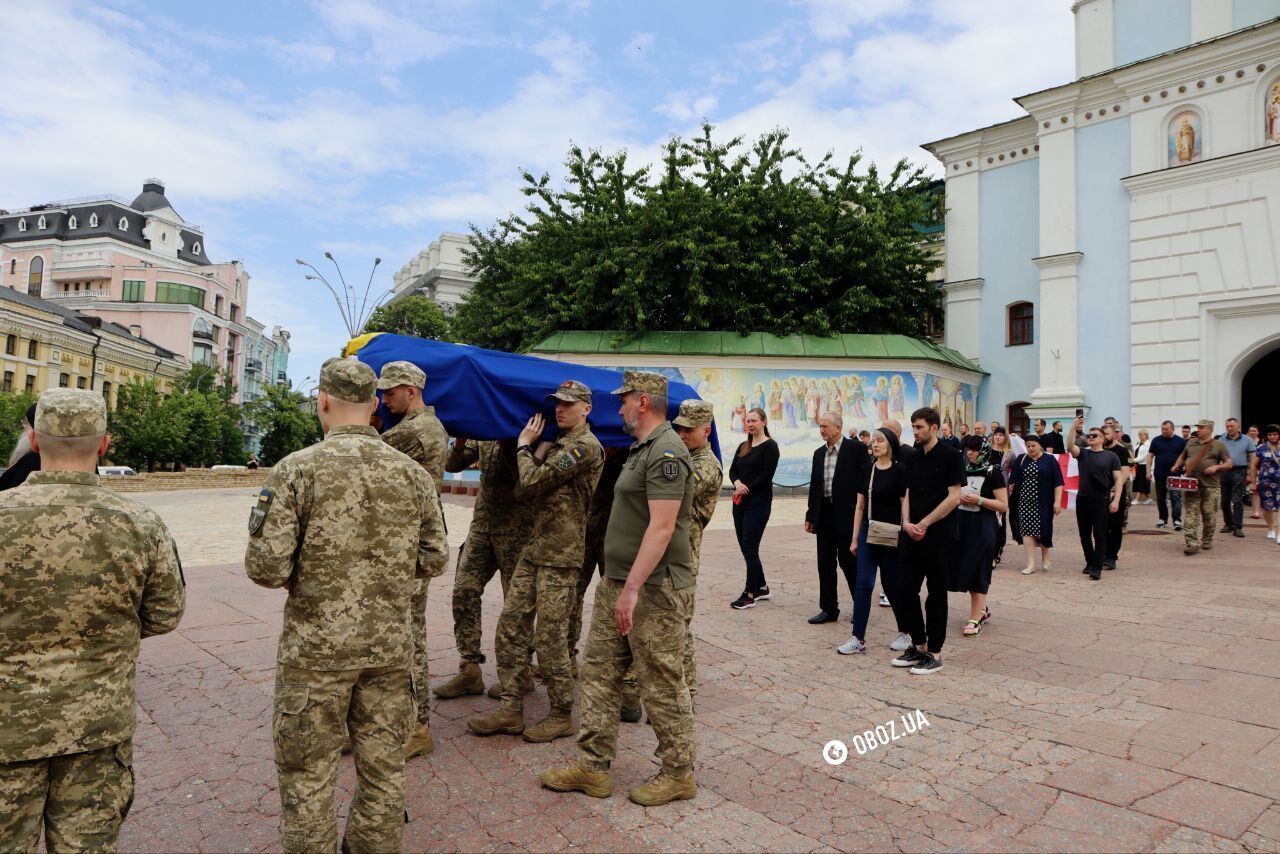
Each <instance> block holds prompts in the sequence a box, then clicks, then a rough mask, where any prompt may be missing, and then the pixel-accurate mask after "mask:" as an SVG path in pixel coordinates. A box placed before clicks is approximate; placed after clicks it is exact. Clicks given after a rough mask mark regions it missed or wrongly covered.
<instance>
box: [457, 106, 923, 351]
mask: <svg viewBox="0 0 1280 854" xmlns="http://www.w3.org/2000/svg"><path fill="white" fill-rule="evenodd" d="M712 130H713V129H712V127H711V126H710V125H704V126H703V128H702V134H701V135H700V136H698V137H696V138H693V139H690V140H683V139H678V138H677V139H672V140H670V141H669V142H668V143H667V145H666V148H665V150H664V152H663V156H662V159H661V161H660V162H659V163H658V164H656V166H655V167H654V168H653V169H650V168H649V167H640V168H633V167H631V166H630V165H629V164H628V159H627V154H626V153H625V152H622V153H618V154H613V155H604V154H601V153H600V152H598V151H584V150H583V149H581V148H579V147H578V146H573V147H572V148H570V150H569V156H568V160H567V161H566V167H567V170H568V174H567V175H566V177H565V184H566V186H565V187H564V188H563V189H558V188H555V187H553V186H552V185H551V181H550V178H549V176H547V175H546V174H543V175H542V176H541V177H535V176H534V175H532V174H531V173H528V172H525V173H523V178H524V182H525V186H524V187H523V192H524V194H525V195H526V196H528V197H529V198H530V199H531V201H530V203H529V205H528V206H527V207H526V213H524V214H516V215H512V216H509V217H507V218H505V219H502V220H499V221H498V223H497V224H496V225H494V226H492V227H490V228H488V229H484V230H481V229H479V228H476V227H475V226H472V244H473V248H472V249H471V250H470V251H469V252H468V256H467V259H468V264H469V265H470V267H471V270H472V272H473V274H474V275H475V276H476V277H477V279H478V281H477V283H476V285H475V287H474V288H473V289H472V290H471V292H470V293H469V294H468V296H467V297H466V298H465V300H464V301H463V304H462V306H461V307H460V308H459V310H458V312H457V314H456V316H455V317H454V321H453V331H454V334H455V335H456V336H457V338H458V340H463V341H468V342H472V343H476V344H481V345H484V346H489V347H496V348H500V349H506V350H525V349H528V348H529V347H532V346H533V345H534V344H536V343H538V342H539V341H541V340H543V339H544V338H546V337H547V336H548V335H550V334H551V333H552V332H555V331H557V330H562V329H617V330H620V331H621V332H622V335H623V338H624V340H625V339H630V338H634V337H635V336H637V335H639V334H642V333H644V332H647V331H650V330H701V329H715V330H722V329H732V330H739V331H742V332H747V331H762V332H773V333H776V334H779V335H787V334H792V333H809V334H816V335H832V334H835V333H840V332H877V333H905V334H909V335H921V334H923V332H924V324H925V318H926V316H927V315H928V314H929V313H931V312H935V311H937V310H938V308H939V305H940V297H939V294H938V290H937V288H936V287H935V286H934V285H933V284H931V283H930V282H929V281H928V280H927V277H928V274H929V272H930V271H931V270H932V269H933V268H934V267H936V266H937V262H936V261H935V260H933V259H932V258H931V257H930V256H929V254H928V251H927V249H926V247H925V246H924V245H923V243H922V240H921V236H920V233H919V230H918V229H919V227H920V226H921V225H922V224H928V223H932V222H936V221H937V219H938V217H939V215H940V199H939V197H938V194H936V193H933V192H929V189H928V187H929V182H928V180H927V178H926V176H925V175H924V173H923V171H922V170H920V169H917V168H914V167H911V166H910V165H908V164H907V163H906V161H902V162H899V163H898V164H897V165H896V166H895V167H894V168H893V169H892V170H891V171H890V172H889V174H888V175H887V176H882V175H881V174H880V172H879V170H877V169H876V167H875V166H874V165H868V166H866V167H865V169H864V168H862V163H861V155H860V154H856V155H854V156H852V157H850V158H849V159H848V160H847V161H845V162H844V163H842V164H841V163H836V162H835V161H834V159H833V157H832V156H831V155H827V156H826V157H823V158H822V159H821V160H820V161H818V162H817V163H810V162H808V161H807V160H806V159H805V158H804V157H803V156H802V155H801V153H800V152H799V151H798V150H796V149H794V148H791V147H789V146H788V143H787V133H786V132H785V131H782V130H775V131H771V132H769V133H766V134H764V135H763V136H761V137H760V138H759V139H758V140H757V141H756V142H755V143H754V144H753V145H751V146H750V147H749V148H748V147H746V146H744V144H743V141H742V139H741V138H734V139H731V140H729V141H728V142H726V143H719V142H717V141H716V140H714V139H713V137H712Z"/></svg>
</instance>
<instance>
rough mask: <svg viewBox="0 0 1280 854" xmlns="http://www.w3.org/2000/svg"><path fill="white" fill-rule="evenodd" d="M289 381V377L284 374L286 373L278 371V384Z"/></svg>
mask: <svg viewBox="0 0 1280 854" xmlns="http://www.w3.org/2000/svg"><path fill="white" fill-rule="evenodd" d="M287 379H288V377H287V376H285V372H284V371H276V382H278V383H282V382H284V381H285V380H287Z"/></svg>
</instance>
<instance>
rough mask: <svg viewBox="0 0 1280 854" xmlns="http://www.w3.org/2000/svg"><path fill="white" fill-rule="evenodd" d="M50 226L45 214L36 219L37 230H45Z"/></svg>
mask: <svg viewBox="0 0 1280 854" xmlns="http://www.w3.org/2000/svg"><path fill="white" fill-rule="evenodd" d="M48 227H49V226H48V224H47V223H46V222H45V220H44V217H43V216H41V217H40V218H39V219H38V220H36V230H37V231H44V230H45V229H46V228H48Z"/></svg>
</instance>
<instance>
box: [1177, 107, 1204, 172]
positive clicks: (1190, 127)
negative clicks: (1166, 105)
mask: <svg viewBox="0 0 1280 854" xmlns="http://www.w3.org/2000/svg"><path fill="white" fill-rule="evenodd" d="M1202 150H1203V139H1202V134H1201V132H1200V115H1199V113H1195V112H1192V111H1191V110H1184V111H1183V112H1181V113H1178V114H1177V115H1176V116H1174V117H1173V120H1172V121H1170V122H1169V165H1170V166H1185V165H1186V164H1188V163H1198V162H1199V161H1200V157H1201V152H1202Z"/></svg>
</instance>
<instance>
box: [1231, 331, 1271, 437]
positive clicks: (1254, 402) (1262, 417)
mask: <svg viewBox="0 0 1280 854" xmlns="http://www.w3.org/2000/svg"><path fill="white" fill-rule="evenodd" d="M1250 424H1257V425H1258V427H1259V429H1266V426H1267V425H1268V424H1280V341H1277V342H1274V349H1272V350H1271V352H1270V353H1267V354H1266V355H1264V356H1261V357H1260V358H1259V359H1258V360H1257V361H1255V362H1254V363H1253V365H1252V367H1250V368H1249V369H1248V370H1246V371H1245V372H1244V378H1243V379H1242V380H1241V383H1240V425H1241V427H1240V429H1242V430H1244V429H1247V428H1248V427H1249V425H1250Z"/></svg>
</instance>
